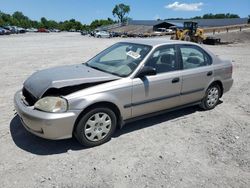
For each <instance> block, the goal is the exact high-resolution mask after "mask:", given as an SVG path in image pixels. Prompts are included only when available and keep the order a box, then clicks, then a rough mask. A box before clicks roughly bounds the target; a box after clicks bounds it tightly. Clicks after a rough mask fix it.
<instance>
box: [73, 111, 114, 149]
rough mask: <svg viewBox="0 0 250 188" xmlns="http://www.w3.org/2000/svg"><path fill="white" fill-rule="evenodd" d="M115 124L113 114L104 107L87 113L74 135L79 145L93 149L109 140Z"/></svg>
mask: <svg viewBox="0 0 250 188" xmlns="http://www.w3.org/2000/svg"><path fill="white" fill-rule="evenodd" d="M116 124H117V117H116V115H115V113H114V112H113V111H112V110H111V109H109V108H105V107H97V108H94V109H92V110H90V111H88V112H87V113H86V114H85V115H84V116H83V117H82V118H81V119H80V121H79V122H78V124H77V126H76V129H75V131H74V135H75V137H76V139H77V140H78V141H79V142H80V144H82V145H84V146H87V147H93V146H98V145H101V144H103V143H105V142H107V141H108V140H110V139H111V136H112V135H113V133H114V131H115V129H116Z"/></svg>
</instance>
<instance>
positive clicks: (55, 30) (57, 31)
mask: <svg viewBox="0 0 250 188" xmlns="http://www.w3.org/2000/svg"><path fill="white" fill-rule="evenodd" d="M49 31H50V32H55V33H59V32H61V30H59V29H50V30H49Z"/></svg>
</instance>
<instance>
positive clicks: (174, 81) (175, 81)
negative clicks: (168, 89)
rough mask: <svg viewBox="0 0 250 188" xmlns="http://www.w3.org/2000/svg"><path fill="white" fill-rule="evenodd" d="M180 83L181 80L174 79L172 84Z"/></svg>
mask: <svg viewBox="0 0 250 188" xmlns="http://www.w3.org/2000/svg"><path fill="white" fill-rule="evenodd" d="M179 81H180V78H174V79H173V80H172V83H173V84H174V83H177V82H179Z"/></svg>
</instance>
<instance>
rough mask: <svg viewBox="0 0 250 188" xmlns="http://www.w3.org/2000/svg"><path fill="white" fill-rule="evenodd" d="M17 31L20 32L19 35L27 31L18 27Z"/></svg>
mask: <svg viewBox="0 0 250 188" xmlns="http://www.w3.org/2000/svg"><path fill="white" fill-rule="evenodd" d="M17 31H18V33H26V29H24V28H22V27H17Z"/></svg>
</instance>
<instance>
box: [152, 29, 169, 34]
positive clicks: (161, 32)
mask: <svg viewBox="0 0 250 188" xmlns="http://www.w3.org/2000/svg"><path fill="white" fill-rule="evenodd" d="M170 33H173V30H172V29H166V28H158V29H157V30H156V31H154V34H157V35H162V34H170Z"/></svg>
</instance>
